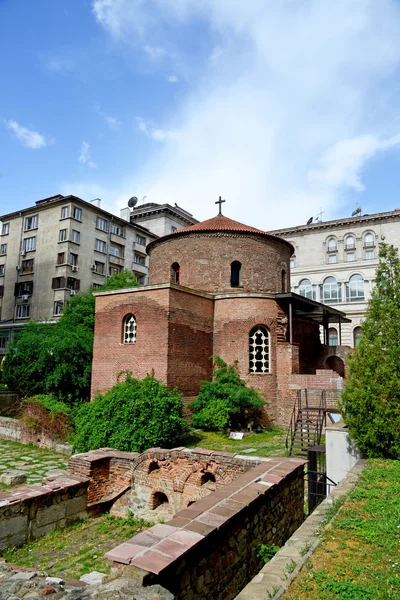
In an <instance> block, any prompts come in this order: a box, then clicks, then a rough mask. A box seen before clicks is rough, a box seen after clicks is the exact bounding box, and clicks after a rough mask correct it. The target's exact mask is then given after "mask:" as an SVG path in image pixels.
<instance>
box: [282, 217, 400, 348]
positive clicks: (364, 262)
mask: <svg viewBox="0 0 400 600" xmlns="http://www.w3.org/2000/svg"><path fill="white" fill-rule="evenodd" d="M271 233H274V234H277V235H280V236H282V237H284V238H285V239H286V240H288V241H289V242H291V243H292V244H293V246H294V247H295V254H294V256H293V257H292V260H291V288H292V291H293V292H295V293H297V294H300V295H301V296H305V297H306V298H311V299H312V300H317V301H319V302H322V303H324V304H327V305H334V306H336V307H337V308H338V309H339V310H341V311H343V312H344V313H345V314H346V316H347V317H348V318H349V319H351V323H348V324H347V323H344V324H343V325H342V327H341V331H340V330H339V328H338V327H330V328H329V332H328V333H329V344H330V345H332V346H336V345H337V344H340V343H341V344H345V345H348V346H352V347H354V346H356V345H357V343H358V341H359V339H360V336H361V323H362V321H363V318H364V316H365V312H366V308H367V303H368V300H369V298H370V295H371V291H372V289H373V286H374V282H375V271H376V267H377V265H378V251H379V248H378V246H379V243H380V242H382V241H383V240H385V241H386V242H387V243H389V244H393V245H394V246H396V247H398V248H399V247H400V209H395V210H393V211H390V212H382V213H377V214H372V215H362V216H355V217H350V218H345V219H338V220H334V221H326V222H317V223H313V224H310V225H300V226H298V227H290V228H287V229H278V230H275V231H272V232H271Z"/></svg>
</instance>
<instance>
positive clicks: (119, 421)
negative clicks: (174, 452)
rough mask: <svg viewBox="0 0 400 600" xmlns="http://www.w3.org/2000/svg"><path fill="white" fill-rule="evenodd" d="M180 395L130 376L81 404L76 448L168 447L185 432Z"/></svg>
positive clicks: (138, 449)
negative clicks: (91, 400) (102, 393)
mask: <svg viewBox="0 0 400 600" xmlns="http://www.w3.org/2000/svg"><path fill="white" fill-rule="evenodd" d="M181 396H182V394H181V393H180V392H178V391H177V390H169V389H168V388H167V386H166V385H164V384H162V383H161V382H160V381H158V380H157V379H155V378H154V377H153V376H152V375H147V377H145V379H142V380H139V379H134V378H133V377H132V376H131V375H130V374H129V373H128V374H127V375H126V379H125V381H123V382H118V383H117V384H116V385H114V387H112V388H111V390H109V391H108V392H106V393H105V394H104V395H101V394H98V395H97V396H96V398H95V399H94V400H93V402H88V403H84V404H83V405H81V406H80V407H79V409H78V411H77V414H76V417H75V430H76V439H75V449H76V450H77V451H78V452H87V451H88V450H91V449H95V448H102V447H103V448H104V447H111V448H117V449H118V450H125V451H136V452H143V451H144V450H146V449H147V448H151V447H154V446H171V445H173V444H175V443H176V441H177V440H178V439H179V438H180V437H181V436H182V435H183V434H184V433H186V431H187V426H186V424H185V421H184V419H183V417H182V401H181Z"/></svg>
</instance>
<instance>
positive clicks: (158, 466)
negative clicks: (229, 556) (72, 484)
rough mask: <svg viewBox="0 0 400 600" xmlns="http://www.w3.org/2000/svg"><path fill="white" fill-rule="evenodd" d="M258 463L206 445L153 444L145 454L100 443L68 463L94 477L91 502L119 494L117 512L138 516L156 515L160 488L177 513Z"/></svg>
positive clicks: (76, 473) (73, 472)
mask: <svg viewBox="0 0 400 600" xmlns="http://www.w3.org/2000/svg"><path fill="white" fill-rule="evenodd" d="M256 462H257V461H256ZM256 462H255V461H254V459H246V458H243V457H241V458H235V456H234V455H232V454H229V453H225V452H214V451H212V450H205V449H203V448H195V449H193V450H188V449H185V448H175V449H173V450H163V449H161V448H153V449H150V450H147V451H146V452H144V453H142V454H138V453H137V452H121V451H119V450H113V449H112V448H100V449H99V450H92V451H91V452H87V453H85V454H75V455H74V456H71V457H70V459H69V461H68V468H69V472H70V473H71V475H72V476H74V477H75V476H78V477H84V478H88V479H90V483H89V487H88V491H87V501H88V506H90V507H93V505H95V504H102V503H105V502H110V501H113V500H115V499H116V498H118V500H117V505H116V506H115V507H114V505H113V512H114V513H115V514H120V515H122V514H125V515H126V514H127V513H128V510H131V511H132V512H133V513H134V514H135V515H136V516H142V517H144V516H146V517H148V518H150V519H151V518H152V517H153V518H156V513H153V512H152V508H153V507H152V497H153V495H154V493H155V492H162V493H164V494H165V495H166V496H167V498H168V503H169V507H168V508H169V513H170V515H171V516H172V515H173V514H175V513H176V512H177V511H179V510H181V509H182V508H184V507H186V506H187V505H188V504H189V503H191V502H194V501H196V500H198V499H199V498H202V497H204V496H207V495H208V494H210V493H211V492H212V491H215V490H217V489H219V488H221V487H222V486H224V485H226V484H227V483H230V482H231V481H233V480H234V479H235V478H236V477H238V476H239V475H241V474H242V473H245V472H246V471H248V470H249V469H250V468H252V467H253V466H254V464H256ZM121 494H123V495H124V496H123V497H122V496H121Z"/></svg>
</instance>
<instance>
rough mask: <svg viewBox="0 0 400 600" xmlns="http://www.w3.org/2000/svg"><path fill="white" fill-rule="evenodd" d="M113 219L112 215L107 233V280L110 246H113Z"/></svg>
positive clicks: (108, 275) (107, 275)
mask: <svg viewBox="0 0 400 600" xmlns="http://www.w3.org/2000/svg"><path fill="white" fill-rule="evenodd" d="M112 221H113V218H112V217H111V219H110V220H109V221H108V233H107V248H106V251H107V254H106V282H107V281H108V278H109V277H110V273H109V267H110V246H111V224H112Z"/></svg>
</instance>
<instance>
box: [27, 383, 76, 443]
mask: <svg viewBox="0 0 400 600" xmlns="http://www.w3.org/2000/svg"><path fill="white" fill-rule="evenodd" d="M20 410H21V420H22V421H23V422H24V423H25V425H26V426H27V427H28V428H29V429H31V430H32V431H34V432H35V433H38V434H45V435H48V436H49V437H51V438H55V439H60V440H65V439H66V438H67V436H68V434H69V433H71V431H72V423H71V410H70V408H69V407H68V406H67V405H66V404H64V402H60V401H59V400H57V398H55V397H54V396H52V395H51V394H47V395H45V394H39V395H37V396H33V397H32V398H28V399H26V400H24V401H23V403H22V407H21V409H20Z"/></svg>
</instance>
